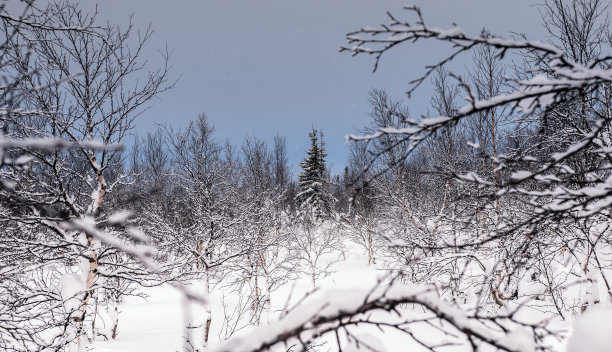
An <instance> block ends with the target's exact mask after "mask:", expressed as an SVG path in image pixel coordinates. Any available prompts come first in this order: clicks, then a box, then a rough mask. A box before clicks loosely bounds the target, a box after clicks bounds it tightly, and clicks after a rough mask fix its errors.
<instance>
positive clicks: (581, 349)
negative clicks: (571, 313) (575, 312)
mask: <svg viewBox="0 0 612 352" xmlns="http://www.w3.org/2000/svg"><path fill="white" fill-rule="evenodd" d="M611 347H612V308H611V307H602V306H594V307H592V308H589V309H587V311H586V312H585V313H584V314H583V315H582V316H580V317H579V318H578V319H576V321H575V323H574V331H573V332H572V335H571V337H570V339H569V341H568V345H567V352H586V351H588V352H609V351H610V348H611Z"/></svg>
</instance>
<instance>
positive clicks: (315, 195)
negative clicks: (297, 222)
mask: <svg viewBox="0 0 612 352" xmlns="http://www.w3.org/2000/svg"><path fill="white" fill-rule="evenodd" d="M308 136H309V137H310V148H309V149H308V150H307V151H306V154H307V155H306V158H305V159H304V160H303V161H302V162H300V166H301V167H302V172H301V173H300V175H299V186H300V192H299V193H298V195H297V196H296V200H297V202H298V204H299V205H300V207H301V208H305V209H308V210H310V211H312V213H313V214H314V215H315V216H316V217H322V216H325V215H327V214H329V211H330V203H331V197H330V195H329V192H328V191H327V183H328V182H327V169H326V166H325V157H326V156H327V154H326V153H325V144H324V142H323V134H322V133H317V130H316V129H314V128H313V129H312V132H310V133H309V135H308Z"/></svg>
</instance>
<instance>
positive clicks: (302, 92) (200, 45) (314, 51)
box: [82, 0, 543, 174]
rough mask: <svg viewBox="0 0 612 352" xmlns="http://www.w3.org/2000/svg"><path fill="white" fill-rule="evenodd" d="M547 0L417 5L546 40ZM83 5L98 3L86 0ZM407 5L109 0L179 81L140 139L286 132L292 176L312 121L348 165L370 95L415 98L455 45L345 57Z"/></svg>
mask: <svg viewBox="0 0 612 352" xmlns="http://www.w3.org/2000/svg"><path fill="white" fill-rule="evenodd" d="M537 1H538V0H514V1H507V0H505V1H504V0H461V1H458V0H429V1H424V0H420V1H416V2H414V4H416V5H418V6H420V7H421V9H422V11H423V15H424V17H425V20H426V22H427V23H428V24H429V25H433V26H437V27H451V26H452V24H453V23H456V24H457V25H458V26H459V27H461V28H462V29H463V30H464V31H465V32H467V33H468V34H477V33H478V32H479V31H480V29H481V28H483V27H486V28H487V29H489V30H490V31H492V32H494V33H497V34H498V35H501V36H503V37H509V36H510V33H511V32H519V33H525V34H527V35H529V36H530V37H531V38H533V39H540V40H541V39H543V38H541V37H538V35H540V36H541V28H542V27H541V25H540V15H539V12H538V8H537V6H535V5H534V4H535V3H536V2H537ZM82 4H83V6H85V7H90V8H93V7H94V2H93V1H89V0H87V1H86V0H82ZM403 5H407V3H406V2H404V1H397V0H308V1H304V0H258V1H252V0H240V1H238V0H173V1H153V0H104V1H101V2H100V3H99V4H98V12H99V15H98V16H99V19H100V20H104V21H109V22H110V23H115V24H123V25H125V24H126V23H127V22H128V19H129V15H130V14H133V23H134V24H135V25H136V27H137V28H145V27H146V25H147V24H149V23H150V24H151V25H152V28H154V29H155V33H154V35H153V37H152V38H151V39H150V41H149V43H148V45H147V49H146V50H145V52H144V53H143V57H144V58H146V59H147V60H148V61H149V64H151V65H152V66H155V65H158V64H159V63H160V59H159V58H160V55H159V53H158V50H159V49H163V48H165V47H166V46H167V47H168V49H169V50H170V51H171V53H172V55H171V58H170V63H171V65H172V66H173V70H172V75H173V77H175V78H178V82H177V84H176V87H175V88H174V89H172V90H170V91H168V92H166V93H164V94H163V95H162V96H161V97H160V98H159V99H157V100H155V101H154V102H153V105H152V106H151V108H149V109H148V110H147V111H146V112H145V113H144V114H143V115H142V116H140V117H139V119H138V120H137V124H136V127H137V128H136V132H137V133H138V135H145V134H146V133H147V131H152V130H153V129H154V128H156V127H155V125H154V122H159V123H166V124H171V125H172V126H173V127H175V128H181V127H184V126H186V125H187V124H188V123H189V121H190V120H193V119H195V118H196V117H197V115H198V114H199V113H202V112H203V113H206V115H207V116H208V118H209V121H210V122H211V123H212V124H213V125H214V126H215V128H216V136H217V138H218V139H220V140H224V139H228V140H230V142H232V143H233V144H236V145H239V144H240V143H242V141H243V140H244V138H246V137H248V136H256V137H259V138H262V139H264V140H266V141H270V142H271V141H272V139H273V136H274V135H276V134H280V135H283V136H285V137H286V138H287V147H288V156H289V161H290V164H291V165H292V170H293V172H294V174H297V173H298V172H299V167H298V166H297V165H298V162H299V161H300V160H302V159H303V158H304V156H305V150H306V149H307V148H308V144H309V139H308V132H309V131H310V130H311V128H312V127H315V128H318V129H320V130H322V131H323V133H324V136H325V137H324V138H325V143H326V146H327V151H328V166H330V167H331V170H332V173H340V172H341V171H342V169H343V168H344V165H345V164H346V162H347V160H348V150H349V148H348V145H347V144H346V142H345V136H346V135H347V134H351V133H354V132H355V131H356V129H358V128H362V127H363V126H365V125H367V124H368V123H369V116H368V113H369V110H370V108H369V106H368V102H367V100H368V92H369V91H370V90H371V89H373V88H377V89H386V90H388V91H389V93H390V94H391V96H393V97H394V98H396V99H405V97H406V96H405V91H406V90H407V87H408V82H409V81H410V80H411V79H413V78H415V77H417V76H418V75H420V74H422V73H423V72H424V67H425V66H426V65H427V64H428V63H432V62H434V61H435V60H436V59H438V58H440V57H441V55H443V54H444V53H447V52H449V50H448V49H449V48H448V47H446V46H441V45H436V44H435V43H434V44H426V43H424V44H418V45H416V46H404V47H403V48H399V49H397V50H394V51H392V52H390V53H389V54H388V55H387V56H385V57H383V60H382V62H381V66H380V68H379V70H378V71H377V72H376V73H373V72H372V69H373V64H374V60H373V58H372V57H366V56H363V57H361V56H360V57H352V56H351V55H350V54H347V53H339V50H338V49H339V47H340V46H341V45H343V44H346V41H345V35H346V33H348V32H350V31H353V30H356V29H359V28H361V27H364V26H368V25H370V26H373V25H378V24H381V23H386V21H387V18H386V15H385V13H386V11H390V12H391V13H393V14H394V15H396V16H398V17H401V16H402V15H404V14H405V11H404V10H402V7H403ZM427 88H428V87H427V86H423V87H422V88H420V90H419V91H417V93H416V94H413V96H412V98H411V99H410V101H409V102H408V106H409V109H410V111H411V114H412V115H413V116H414V115H416V116H420V115H421V114H425V113H427V108H428V106H429V91H428V89H427Z"/></svg>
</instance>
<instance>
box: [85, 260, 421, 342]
mask: <svg viewBox="0 0 612 352" xmlns="http://www.w3.org/2000/svg"><path fill="white" fill-rule="evenodd" d="M383 275H384V272H383V271H381V270H379V268H377V266H368V264H367V256H366V255H365V254H363V253H361V252H360V250H359V249H357V248H349V250H348V251H347V254H346V255H345V256H344V258H342V257H341V260H340V261H339V262H337V263H335V264H334V265H333V273H332V274H331V275H330V276H327V277H325V278H322V279H320V280H319V281H318V282H317V290H316V291H317V292H315V293H313V294H312V296H313V298H314V297H316V295H317V293H318V292H324V291H326V290H330V289H337V288H342V289H350V288H363V287H369V286H373V285H375V284H376V281H377V279H378V278H379V277H381V276H383ZM220 287H221V286H220V285H219V286H217V288H215V289H213V293H212V295H211V301H212V314H213V318H212V326H211V341H210V346H211V347H214V346H215V345H216V344H218V343H219V342H220V341H221V340H220V338H219V335H220V331H219V330H220V328H221V327H220V325H221V323H222V321H223V306H222V303H221V299H222V297H223V294H224V292H223V289H221V288H220ZM311 291H313V287H312V282H311V280H310V278H308V277H302V278H300V279H299V280H296V281H291V282H289V283H287V284H285V285H284V286H282V287H281V288H280V289H278V290H277V291H275V292H273V294H272V306H273V311H276V313H274V312H273V315H278V312H279V311H280V310H282V308H283V306H285V305H286V303H287V300H288V299H289V300H290V302H297V301H298V300H299V299H300V298H302V297H303V296H304V295H305V294H307V293H308V292H311ZM144 292H145V293H146V294H147V295H148V298H147V299H146V300H145V299H142V298H138V297H128V298H126V299H125V301H124V302H123V303H122V304H121V306H120V314H119V329H118V335H117V338H116V339H115V340H111V341H96V342H95V343H94V344H93V351H95V352H120V351H121V352H123V351H125V352H131V351H151V352H154V351H159V352H162V351H163V352H167V351H180V350H181V348H182V341H183V339H182V334H183V332H184V331H183V324H184V323H183V312H182V296H181V293H180V292H178V291H177V290H176V289H174V288H173V287H171V286H170V285H163V286H160V287H155V288H147V289H144ZM225 294H226V295H228V293H225ZM226 300H227V297H226ZM271 318H272V319H274V316H273V317H271ZM241 334H249V331H248V328H247V329H244V330H242V331H240V332H238V333H236V335H238V336H239V335H241ZM372 335H374V334H372ZM362 337H363V339H364V340H369V341H371V342H372V344H373V345H376V342H374V341H373V340H374V339H375V338H373V337H372V338H369V339H368V337H367V336H362ZM385 337H390V336H386V335H385ZM386 340H387V341H386V343H385V345H386V347H387V350H389V351H393V350H394V348H393V347H394V346H392V345H393V343H392V342H391V340H389V339H386ZM395 347H398V348H399V347H400V346H395ZM401 347H402V348H405V347H406V346H405V345H401ZM334 348H335V346H334ZM332 349H333V348H332ZM324 350H327V348H325V349H324ZM349 351H350V349H349ZM415 351H416V350H415Z"/></svg>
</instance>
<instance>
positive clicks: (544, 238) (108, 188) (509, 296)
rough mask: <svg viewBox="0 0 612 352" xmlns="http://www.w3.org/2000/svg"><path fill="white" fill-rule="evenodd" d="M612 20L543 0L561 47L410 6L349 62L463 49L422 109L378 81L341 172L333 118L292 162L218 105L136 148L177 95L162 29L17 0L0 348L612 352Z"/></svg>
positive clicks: (2, 220)
mask: <svg viewBox="0 0 612 352" xmlns="http://www.w3.org/2000/svg"><path fill="white" fill-rule="evenodd" d="M608 10H609V3H607V2H605V1H604V0H567V1H563V0H544V1H543V3H542V4H540V5H538V11H539V12H540V16H541V21H542V30H543V31H544V35H545V38H547V40H546V41H536V40H530V39H529V38H527V37H526V36H524V35H520V34H516V35H514V36H511V37H507V38H506V37H501V36H498V35H496V34H495V33H491V32H489V31H488V30H486V29H483V30H482V31H480V32H478V33H467V32H464V31H463V30H462V29H461V28H460V27H459V26H457V25H454V26H451V27H449V28H440V27H436V26H435V25H436V24H430V23H429V22H427V20H426V18H427V14H426V13H422V11H421V9H420V8H419V7H418V6H413V5H409V6H405V7H404V8H403V11H400V12H398V13H390V12H389V13H387V22H386V23H383V24H380V25H377V26H366V25H367V24H365V23H364V27H362V28H361V29H356V30H355V29H353V30H354V31H353V32H349V33H347V34H346V36H345V42H344V43H338V45H339V46H340V48H339V50H340V52H341V53H342V54H343V55H347V56H350V55H352V56H366V57H368V58H370V59H371V63H372V69H373V70H374V71H376V70H377V69H379V65H384V62H383V61H382V59H383V58H385V57H387V56H392V55H399V54H400V53H399V52H398V50H399V49H398V48H399V47H405V48H408V49H410V48H411V47H412V46H415V45H417V44H416V43H422V42H436V43H438V44H439V45H441V46H442V47H444V48H446V49H445V52H444V53H443V54H442V55H441V56H440V57H439V58H438V60H436V61H434V62H431V64H430V65H428V66H427V67H425V68H423V67H417V68H413V71H412V72H416V73H415V74H414V75H413V80H412V81H411V82H409V83H407V86H406V91H407V96H406V98H405V99H399V100H398V99H394V98H393V97H392V93H391V92H389V91H388V90H385V89H379V88H373V89H372V90H371V91H370V92H369V101H368V103H369V107H370V112H369V121H370V122H369V123H368V124H367V125H365V126H353V127H352V129H351V126H348V127H347V131H346V134H347V135H348V136H347V144H348V148H349V150H350V157H349V160H348V162H347V164H346V165H345V166H344V167H343V168H342V172H339V173H332V172H331V169H330V167H329V165H328V164H327V160H326V157H327V146H326V144H325V143H326V137H325V134H324V133H325V131H323V130H321V129H318V128H316V127H313V128H312V129H311V130H305V131H303V138H304V140H308V141H309V142H308V144H309V148H308V149H307V150H305V151H304V153H303V159H302V161H301V162H300V163H299V165H298V169H299V171H298V172H294V170H293V169H292V166H291V165H290V160H289V158H288V151H287V139H286V137H284V136H282V135H277V136H276V137H274V138H273V140H266V139H264V138H258V137H256V136H252V137H248V138H245V139H244V141H243V142H242V143H240V144H236V143H232V142H230V141H229V139H227V138H226V137H227V136H223V135H220V134H219V133H217V132H216V130H215V127H214V124H213V123H212V122H211V119H210V118H209V117H208V116H207V115H206V113H205V112H202V113H200V114H199V115H197V116H193V118H192V119H191V121H190V122H189V123H188V124H186V125H184V126H177V125H173V124H172V123H170V122H166V123H158V124H157V125H156V126H155V128H154V129H153V130H152V131H147V132H146V133H138V131H136V127H135V126H136V125H135V121H136V119H138V118H139V117H140V116H141V115H143V114H146V113H147V109H148V107H149V106H150V105H151V104H159V103H160V102H159V101H158V100H157V98H158V97H160V96H163V95H164V94H165V93H166V92H167V91H169V90H171V89H173V88H174V87H175V86H176V85H177V84H180V80H179V79H177V77H178V76H177V75H176V73H175V71H177V70H178V71H180V67H178V68H177V67H173V66H172V57H171V55H170V53H169V51H168V50H167V49H165V50H161V51H159V53H158V54H159V55H161V57H162V60H161V61H150V60H149V58H147V57H146V56H145V54H144V53H145V52H146V51H145V49H144V48H146V46H147V45H148V42H149V39H150V37H151V35H152V34H153V29H152V28H151V27H149V28H137V27H136V26H135V25H133V24H131V23H130V24H129V25H128V26H125V25H123V26H119V25H115V24H112V23H109V22H105V19H104V18H99V17H98V14H97V12H90V11H87V10H85V9H84V8H83V7H82V6H81V5H80V4H79V3H78V2H73V1H72V0H52V1H48V2H43V1H39V2H36V3H35V2H33V1H17V0H15V1H4V2H2V3H0V20H1V22H2V26H1V27H0V28H1V32H2V35H1V42H2V46H1V47H0V69H1V76H2V83H1V88H0V89H1V91H0V99H1V107H0V126H1V128H2V131H1V133H0V228H1V230H0V350H2V351H69V352H77V351H78V352H81V351H98V352H105V351H153V350H159V351H166V350H168V351H194V352H195V351H200V352H201V351H217V352H224V351H227V352H239V351H244V352H255V351H292V352H294V351H371V352H384V351H405V350H411V351H412V350H414V351H439V352H443V351H508V352H519V351H533V352H535V351H568V352H580V351H594V352H597V351H608V350H609V346H610V343H611V342H612V308H611V304H612V288H611V287H610V284H612V283H611V282H610V281H609V279H610V280H612V276H611V275H612V228H611V225H612V220H611V219H610V216H611V215H612V172H611V170H612V67H611V65H612V31H610V23H609V18H608ZM384 11H385V9H381V12H383V13H384ZM348 30H351V28H349V29H348ZM160 62H161V64H158V63H160ZM365 73H366V72H364V73H363V74H365ZM355 74H361V73H355ZM423 89H428V90H429V91H427V95H428V96H429V100H427V101H419V102H417V103H418V104H421V105H426V106H427V111H428V113H427V115H423V116H415V115H413V114H411V112H410V111H409V105H410V104H412V103H414V102H413V101H411V100H410V97H411V94H412V93H414V92H415V91H417V90H423ZM162 103H163V102H162ZM170 297H173V298H170ZM156 300H157V301H156ZM156 302H157V303H156ZM160 302H161V303H160ZM147 304H149V305H147ZM153 304H158V305H156V306H154V305H153ZM160 305H161V306H163V307H164V308H163V309H162V310H160V312H161V311H163V312H167V313H164V314H168V315H167V316H163V315H159V316H157V318H151V315H150V314H153V313H155V310H156V309H161V308H159V307H160ZM155 307H157V308H155ZM139 312H140V313H139ZM139 314H140V315H139ZM146 314H149V315H146ZM172 314H177V316H178V317H179V318H180V319H179V321H178V322H174V321H173V320H171V318H170V317H171V316H174V315H172ZM151 320H154V321H155V322H156V323H159V324H161V325H159V326H161V328H160V329H161V330H155V329H153V328H150V329H149V328H147V326H149V325H147V324H148V323H151ZM147 329H149V330H147ZM170 330H171V331H172V333H173V334H174V335H176V336H175V337H173V338H174V340H171V338H170V337H167V336H170V335H164V334H166V333H168V331H170ZM143 331H144V332H145V333H146V334H143ZM130 334H134V335H130ZM138 334H140V335H138ZM156 334H157V335H158V336H155V335H156ZM168 334H169V333H168ZM174 335H173V336H174ZM146 336H148V337H146ZM156 339H157V340H156ZM168 341H170V342H168ZM163 343H168V346H171V347H168V348H170V349H165V348H166V347H161V346H166V345H162V344H163ZM155 344H158V345H155ZM145 346H147V347H145Z"/></svg>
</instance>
